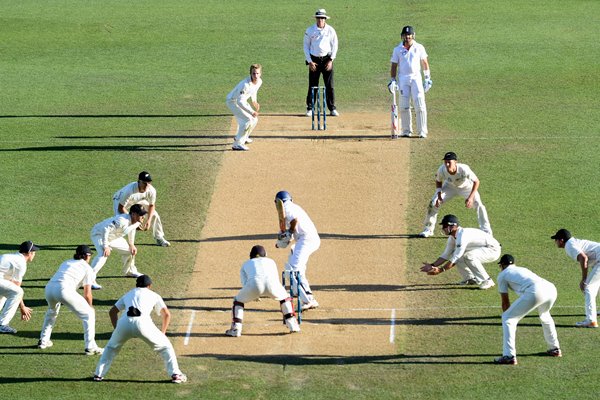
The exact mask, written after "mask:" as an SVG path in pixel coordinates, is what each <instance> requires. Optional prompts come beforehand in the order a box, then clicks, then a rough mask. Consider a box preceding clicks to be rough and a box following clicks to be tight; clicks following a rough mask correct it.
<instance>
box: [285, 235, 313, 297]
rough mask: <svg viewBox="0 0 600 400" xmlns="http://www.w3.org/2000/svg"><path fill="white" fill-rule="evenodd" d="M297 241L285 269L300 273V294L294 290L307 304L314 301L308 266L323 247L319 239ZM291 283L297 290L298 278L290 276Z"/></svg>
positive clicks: (302, 238) (300, 238)
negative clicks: (316, 252)
mask: <svg viewBox="0 0 600 400" xmlns="http://www.w3.org/2000/svg"><path fill="white" fill-rule="evenodd" d="M296 240H297V241H296V243H295V244H294V246H293V247H292V248H291V250H290V256H289V257H288V261H287V263H286V264H285V267H284V269H285V270H286V271H297V272H298V280H299V286H300V293H296V292H295V290H294V294H297V295H298V296H300V300H302V303H305V304H306V303H310V302H311V301H313V300H314V297H313V295H312V290H311V289H310V284H309V283H308V279H307V278H306V265H307V263H308V259H309V257H310V256H311V254H312V253H314V252H315V251H317V250H318V249H319V247H321V239H319V238H318V237H317V238H312V239H307V238H305V237H299V238H296ZM290 281H291V285H292V288H294V289H295V288H296V278H295V277H294V276H293V274H290Z"/></svg>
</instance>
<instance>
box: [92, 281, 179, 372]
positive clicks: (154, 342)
mask: <svg viewBox="0 0 600 400" xmlns="http://www.w3.org/2000/svg"><path fill="white" fill-rule="evenodd" d="M135 286H136V287H135V289H132V290H130V291H129V292H127V293H126V294H125V295H124V296H123V297H121V298H120V299H119V300H118V301H117V302H116V304H115V305H114V306H113V307H112V308H111V309H110V311H109V312H108V314H109V315H110V322H111V323H112V326H113V327H114V328H115V330H114V331H113V333H112V335H111V337H110V340H109V341H108V344H107V345H106V347H105V348H104V353H103V354H102V357H100V360H99V361H98V365H97V366H96V372H95V374H94V381H97V382H99V381H102V380H103V379H104V377H105V376H106V374H107V373H108V370H109V369H110V365H111V364H112V362H113V359H114V358H115V356H116V355H117V354H119V352H120V351H121V347H123V345H124V344H125V343H126V342H127V341H128V340H129V339H133V338H139V339H142V340H143V341H144V342H146V343H147V344H149V345H150V346H152V348H153V349H154V351H156V352H157V353H159V354H160V355H161V357H162V358H163V360H164V362H165V368H166V369H167V373H168V374H169V376H170V377H171V382H173V383H182V382H185V381H187V377H186V376H185V375H184V374H183V373H182V372H181V370H180V369H179V365H178V363H177V356H176V355H175V350H174V349H173V345H172V344H171V342H170V341H169V339H168V338H167V336H166V333H167V328H168V327H169V322H170V321H171V313H170V311H169V309H168V308H167V306H166V305H165V302H164V301H163V299H162V297H160V295H159V294H157V293H155V292H153V291H152V290H150V288H151V286H152V280H151V279H150V277H149V276H148V275H141V276H139V277H138V278H137V280H136V283H135ZM152 310H154V311H155V312H156V314H157V315H160V316H161V317H162V325H161V329H158V328H157V326H156V325H154V322H153V321H152V317H151V314H152ZM121 311H125V312H124V313H123V315H122V316H121V318H119V312H121Z"/></svg>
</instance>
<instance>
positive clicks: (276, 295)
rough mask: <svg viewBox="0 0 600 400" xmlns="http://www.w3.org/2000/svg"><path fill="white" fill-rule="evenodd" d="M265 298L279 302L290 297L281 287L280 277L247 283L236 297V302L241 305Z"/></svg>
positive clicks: (258, 279) (257, 279) (259, 279)
mask: <svg viewBox="0 0 600 400" xmlns="http://www.w3.org/2000/svg"><path fill="white" fill-rule="evenodd" d="M264 296H268V297H271V298H272V299H275V300H278V301H281V300H285V299H286V298H288V297H289V295H288V293H287V291H286V290H285V288H284V287H283V286H282V285H281V282H279V279H278V277H268V278H267V277H263V278H260V277H257V278H256V279H251V280H249V281H248V282H246V284H245V285H244V287H243V288H241V289H240V291H239V292H238V294H237V295H235V300H237V301H239V302H240V303H249V302H251V301H254V300H256V299H258V298H259V297H264Z"/></svg>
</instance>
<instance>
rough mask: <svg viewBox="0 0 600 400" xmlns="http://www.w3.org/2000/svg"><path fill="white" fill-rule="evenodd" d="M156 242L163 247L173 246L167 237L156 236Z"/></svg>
mask: <svg viewBox="0 0 600 400" xmlns="http://www.w3.org/2000/svg"><path fill="white" fill-rule="evenodd" d="M156 244H157V245H159V246H162V247H169V246H171V242H169V241H168V240H167V239H165V238H156Z"/></svg>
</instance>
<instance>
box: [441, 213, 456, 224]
mask: <svg viewBox="0 0 600 400" xmlns="http://www.w3.org/2000/svg"><path fill="white" fill-rule="evenodd" d="M440 225H442V226H449V225H456V226H458V225H460V223H459V222H458V217H457V216H456V215H452V214H448V215H444V218H442V222H441V223H440Z"/></svg>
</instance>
